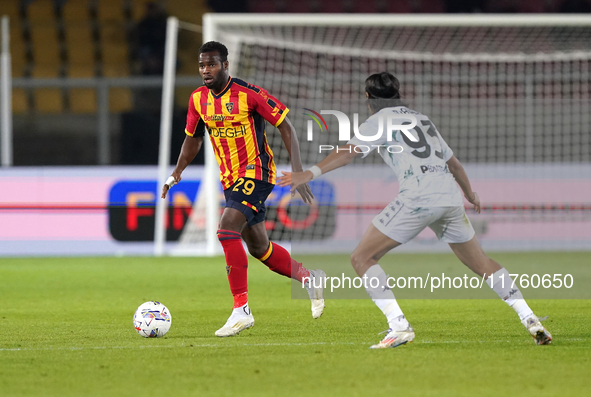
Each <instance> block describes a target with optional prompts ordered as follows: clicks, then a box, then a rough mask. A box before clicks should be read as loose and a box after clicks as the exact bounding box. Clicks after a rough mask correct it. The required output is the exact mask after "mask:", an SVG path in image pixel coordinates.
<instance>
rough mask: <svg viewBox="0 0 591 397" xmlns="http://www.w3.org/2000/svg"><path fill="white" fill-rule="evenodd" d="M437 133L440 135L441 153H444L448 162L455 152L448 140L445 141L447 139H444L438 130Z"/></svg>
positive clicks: (444, 158) (444, 157)
mask: <svg viewBox="0 0 591 397" xmlns="http://www.w3.org/2000/svg"><path fill="white" fill-rule="evenodd" d="M437 135H439V142H441V154H443V160H444V161H445V162H446V163H447V162H448V161H449V159H451V157H452V156H453V155H454V152H453V150H451V148H450V147H449V146H448V145H447V142H445V139H443V137H442V136H441V134H440V133H439V131H437Z"/></svg>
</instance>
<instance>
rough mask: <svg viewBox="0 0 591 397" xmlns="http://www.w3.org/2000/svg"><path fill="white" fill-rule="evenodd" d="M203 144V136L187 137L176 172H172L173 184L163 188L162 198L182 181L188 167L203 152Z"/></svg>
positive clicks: (165, 185)
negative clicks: (200, 151) (182, 175)
mask: <svg viewBox="0 0 591 397" xmlns="http://www.w3.org/2000/svg"><path fill="white" fill-rule="evenodd" d="M202 144H203V137H202V136H189V135H187V136H185V140H184V142H183V146H182V147H181V153H180V154H179V158H178V160H177V162H176V167H174V171H172V174H171V176H170V177H171V178H174V181H172V183H171V184H168V183H165V184H164V186H162V195H161V196H160V197H161V198H166V194H167V193H168V190H169V189H170V188H171V187H172V186H173V185H176V184H177V183H179V182H180V181H181V174H182V173H183V171H184V170H185V168H187V166H188V165H189V164H190V163H191V161H193V159H194V158H195V156H197V153H199V150H201V145H202Z"/></svg>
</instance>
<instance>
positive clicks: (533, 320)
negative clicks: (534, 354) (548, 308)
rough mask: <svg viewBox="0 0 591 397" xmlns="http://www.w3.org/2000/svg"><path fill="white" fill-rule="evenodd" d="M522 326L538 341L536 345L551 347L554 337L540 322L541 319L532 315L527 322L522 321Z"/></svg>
mask: <svg viewBox="0 0 591 397" xmlns="http://www.w3.org/2000/svg"><path fill="white" fill-rule="evenodd" d="M521 324H523V326H524V327H525V328H526V329H527V331H528V332H529V334H530V335H531V336H532V338H534V340H535V341H536V345H549V344H550V343H552V335H550V332H548V330H547V329H546V328H544V326H543V325H542V323H541V322H540V319H538V318H537V317H536V315H535V314H532V315H531V316H529V317H528V318H526V319H525V320H523V321H521Z"/></svg>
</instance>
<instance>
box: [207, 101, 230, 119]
mask: <svg viewBox="0 0 591 397" xmlns="http://www.w3.org/2000/svg"><path fill="white" fill-rule="evenodd" d="M226 105H227V104H226ZM230 112H231V110H230ZM234 117H235V116H224V115H223V114H210V115H208V116H203V121H234Z"/></svg>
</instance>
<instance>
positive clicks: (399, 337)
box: [370, 325, 415, 349]
mask: <svg viewBox="0 0 591 397" xmlns="http://www.w3.org/2000/svg"><path fill="white" fill-rule="evenodd" d="M384 332H387V334H386V336H385V337H384V339H382V340H381V341H380V343H378V344H377V345H373V346H370V349H386V348H389V347H398V346H400V345H404V344H406V343H408V342H412V341H413V339H414V338H415V332H414V330H413V329H412V327H411V326H410V325H409V326H408V328H407V329H405V330H404V331H394V330H393V329H392V328H390V329H389V330H388V331H384Z"/></svg>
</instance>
